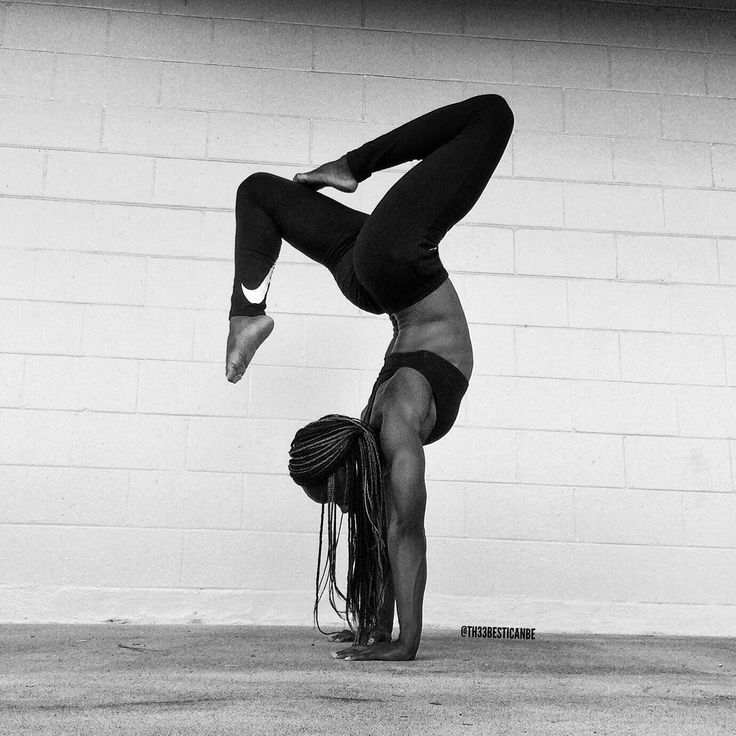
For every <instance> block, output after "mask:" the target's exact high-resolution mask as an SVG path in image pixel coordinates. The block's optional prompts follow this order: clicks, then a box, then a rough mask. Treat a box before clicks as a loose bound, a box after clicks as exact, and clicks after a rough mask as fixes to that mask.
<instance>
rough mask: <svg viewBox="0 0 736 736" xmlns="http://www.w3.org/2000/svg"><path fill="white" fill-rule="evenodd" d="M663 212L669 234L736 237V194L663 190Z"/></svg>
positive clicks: (701, 190)
mask: <svg viewBox="0 0 736 736" xmlns="http://www.w3.org/2000/svg"><path fill="white" fill-rule="evenodd" d="M664 212H665V226H666V230H667V231H668V232H673V233H693V234H695V235H722V236H725V237H733V236H734V235H736V191H708V190H705V189H694V190H688V189H666V190H665V191H664Z"/></svg>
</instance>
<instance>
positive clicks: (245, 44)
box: [212, 20, 347, 71]
mask: <svg viewBox="0 0 736 736" xmlns="http://www.w3.org/2000/svg"><path fill="white" fill-rule="evenodd" d="M214 25H215V35H214V49H213V52H212V61H213V62H214V63H215V64H233V65H235V66H252V67H268V68H271V69H307V70H309V69H312V68H313V67H312V33H313V29H312V28H309V27H302V26H296V25H286V24H282V23H251V22H249V21H232V20H228V21H222V20H215V21H214ZM314 68H315V69H316V68H317V67H316V66H315V67H314ZM346 71H347V70H346Z"/></svg>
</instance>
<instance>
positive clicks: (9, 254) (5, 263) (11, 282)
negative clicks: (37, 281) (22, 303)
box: [0, 249, 36, 299]
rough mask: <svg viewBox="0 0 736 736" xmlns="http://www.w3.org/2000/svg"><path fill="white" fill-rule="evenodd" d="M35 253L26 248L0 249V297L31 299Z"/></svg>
mask: <svg viewBox="0 0 736 736" xmlns="http://www.w3.org/2000/svg"><path fill="white" fill-rule="evenodd" d="M35 269H36V254H35V253H33V252H32V251H27V250H10V249H7V250H5V249H3V250H0V299H32V298H33V275H34V272H35Z"/></svg>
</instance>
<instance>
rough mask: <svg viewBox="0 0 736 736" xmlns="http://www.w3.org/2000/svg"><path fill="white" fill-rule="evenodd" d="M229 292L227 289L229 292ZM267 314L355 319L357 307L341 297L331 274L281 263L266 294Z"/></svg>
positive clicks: (312, 266) (310, 266)
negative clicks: (303, 314)
mask: <svg viewBox="0 0 736 736" xmlns="http://www.w3.org/2000/svg"><path fill="white" fill-rule="evenodd" d="M228 291H229V290H228ZM267 301H268V307H269V311H270V312H273V313H276V312H290V313H299V312H303V311H307V312H309V314H314V315H342V316H345V317H349V316H357V315H358V314H359V310H358V307H356V306H355V305H354V304H352V303H351V302H349V301H348V300H347V299H346V298H345V296H344V295H343V294H342V292H341V291H340V289H339V288H338V286H337V284H336V283H335V279H334V278H333V277H332V274H331V273H330V272H329V271H328V270H327V269H326V268H324V266H320V265H318V264H308V265H303V264H292V263H280V264H279V265H278V266H277V269H276V271H274V276H273V279H272V281H271V288H270V289H269V292H268V298H267Z"/></svg>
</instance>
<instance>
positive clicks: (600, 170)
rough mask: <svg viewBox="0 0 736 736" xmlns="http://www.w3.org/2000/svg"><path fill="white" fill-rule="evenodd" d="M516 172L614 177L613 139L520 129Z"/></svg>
mask: <svg viewBox="0 0 736 736" xmlns="http://www.w3.org/2000/svg"><path fill="white" fill-rule="evenodd" d="M513 158H514V176H524V177H532V178H534V177H536V178H551V179H583V180H592V181H611V179H612V178H613V177H612V172H613V166H612V154H611V141H610V140H609V139H608V138H596V137H592V138H591V137H588V136H576V135H551V134H546V133H524V132H518V133H515V134H514V136H513Z"/></svg>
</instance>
